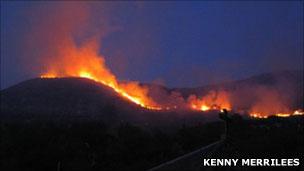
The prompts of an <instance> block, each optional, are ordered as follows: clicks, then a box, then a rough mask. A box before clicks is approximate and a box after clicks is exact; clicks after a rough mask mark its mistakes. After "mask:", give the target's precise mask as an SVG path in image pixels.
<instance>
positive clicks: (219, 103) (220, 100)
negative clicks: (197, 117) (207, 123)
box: [188, 91, 231, 111]
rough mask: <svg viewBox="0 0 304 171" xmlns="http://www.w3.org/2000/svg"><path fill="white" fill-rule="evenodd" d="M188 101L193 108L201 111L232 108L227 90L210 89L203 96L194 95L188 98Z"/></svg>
mask: <svg viewBox="0 0 304 171" xmlns="http://www.w3.org/2000/svg"><path fill="white" fill-rule="evenodd" d="M188 103H189V105H190V107H191V108H192V109H194V110H200V111H209V110H221V109H227V110H231V105H230V102H229V98H228V93H227V92H225V91H218V92H216V91H210V92H209V93H208V94H207V95H206V96H203V97H202V98H197V97H196V96H194V95H192V96H190V97H189V98H188Z"/></svg>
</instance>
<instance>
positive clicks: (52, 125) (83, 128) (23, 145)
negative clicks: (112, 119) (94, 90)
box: [1, 121, 223, 171]
mask: <svg viewBox="0 0 304 171" xmlns="http://www.w3.org/2000/svg"><path fill="white" fill-rule="evenodd" d="M222 131H223V123H221V122H214V123H209V124H201V125H196V126H187V125H183V126H181V127H179V128H177V129H176V130H170V131H168V130H162V129H160V128H157V129H156V128H155V129H147V128H143V127H139V126H135V125H131V124H129V123H121V124H120V125H119V126H117V127H114V128H113V127H112V128H110V127H108V126H107V125H106V124H104V123H102V122H98V121H90V122H84V123H80V122H78V123H77V122H72V123H65V122H62V123H58V122H49V121H48V122H47V121H34V122H33V121H32V122H28V123H26V122H16V121H14V122H2V123H1V151H2V154H1V161H2V164H1V165H2V166H1V167H3V168H2V169H1V170H20V169H22V170H31V171H32V170H39V171H41V170H44V171H47V170H60V171H64V170H69V171H70V170H146V169H148V168H151V167H153V166H155V165H157V164H160V163H162V162H165V161H167V160H170V159H173V158H175V157H177V156H180V155H183V154H185V153H187V152H190V151H192V150H195V149H196V148H199V147H201V146H204V145H207V144H209V143H212V142H214V141H217V140H218V139H219V138H220V134H221V133H222Z"/></svg>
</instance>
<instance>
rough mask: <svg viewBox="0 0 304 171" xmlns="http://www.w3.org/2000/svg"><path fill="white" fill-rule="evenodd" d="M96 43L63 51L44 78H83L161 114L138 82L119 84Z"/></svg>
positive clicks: (50, 62) (42, 76) (52, 62)
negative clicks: (99, 52) (99, 53)
mask: <svg viewBox="0 0 304 171" xmlns="http://www.w3.org/2000/svg"><path fill="white" fill-rule="evenodd" d="M96 45H97V44H96V42H94V41H93V42H88V43H87V44H85V45H84V46H82V47H80V48H78V47H76V46H75V45H74V44H73V43H72V46H71V47H66V48H63V49H62V50H61V51H60V53H59V55H58V57H55V60H53V61H47V63H48V64H49V66H48V67H49V68H48V71H47V72H46V73H44V74H42V75H41V76H40V77H41V78H56V77H83V78H89V79H92V80H95V81H96V82H100V83H102V84H104V85H106V86H108V87H111V88H112V89H113V90H114V91H115V92H117V93H118V94H120V95H121V96H123V97H125V98H126V99H128V100H130V101H131V102H133V103H135V104H137V105H140V106H141V107H144V108H147V109H151V110H161V107H160V106H159V105H158V104H157V103H155V102H154V101H153V100H152V99H151V98H149V96H148V89H147V88H146V87H144V86H140V85H139V84H138V83H137V82H128V83H119V82H118V81H117V79H116V77H115V75H113V74H112V73H111V71H110V70H109V69H108V68H107V67H106V66H105V62H104V58H103V56H101V55H98V54H97V46H96Z"/></svg>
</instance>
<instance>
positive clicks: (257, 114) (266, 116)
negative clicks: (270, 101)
mask: <svg viewBox="0 0 304 171" xmlns="http://www.w3.org/2000/svg"><path fill="white" fill-rule="evenodd" d="M299 115H304V112H303V111H302V110H301V109H298V110H295V111H294V112H293V113H292V112H291V113H276V114H273V116H276V117H283V118H286V117H290V116H299ZM250 116H251V117H253V118H259V119H262V118H263V119H265V118H268V117H269V116H268V115H263V114H261V113H251V114H250Z"/></svg>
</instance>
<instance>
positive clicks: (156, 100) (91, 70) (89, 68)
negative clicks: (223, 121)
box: [40, 39, 303, 118]
mask: <svg viewBox="0 0 304 171" xmlns="http://www.w3.org/2000/svg"><path fill="white" fill-rule="evenodd" d="M65 45H66V47H62V48H61V49H60V50H58V54H57V56H55V57H53V58H52V60H46V61H45V62H46V64H47V65H46V66H47V71H46V72H45V73H43V74H42V75H41V76H40V77H41V78H60V77H83V78H88V79H92V80H94V81H96V82H99V83H102V84H104V85H106V86H108V87H110V88H112V89H113V90H114V91H115V92H116V93H117V94H119V95H120V96H121V97H123V98H125V99H127V100H129V101H130V102H133V103H135V104H137V105H139V106H140V107H143V108H146V109H149V110H198V111H209V110H221V109H228V110H235V111H236V112H241V113H249V114H250V116H252V117H257V118H266V117H267V116H269V115H277V116H283V117H284V116H289V115H292V114H298V115H299V114H303V112H302V111H301V110H296V111H293V110H292V108H290V107H289V104H286V103H285V102H286V101H287V100H286V98H285V99H284V98H282V97H281V96H282V94H280V92H279V91H278V90H276V89H272V87H266V86H255V85H253V86H252V87H250V88H246V89H244V87H242V89H243V90H241V91H245V92H246V91H247V92H246V93H245V94H246V95H247V96H248V94H251V95H252V96H251V97H246V96H244V95H243V94H244V93H243V94H242V95H240V96H238V97H236V94H238V93H239V92H240V90H225V89H216V90H210V91H208V92H207V93H205V94H203V95H200V96H199V95H198V94H201V93H200V92H197V93H195V94H188V95H187V97H184V96H182V95H181V93H180V92H178V91H171V92H170V93H169V94H166V93H164V92H160V91H158V92H157V93H156V94H158V95H156V96H155V95H154V94H155V89H154V90H153V89H150V87H148V86H145V85H141V84H139V83H138V82H136V81H129V82H120V81H118V80H117V78H116V76H115V75H114V74H113V73H112V72H111V71H110V70H109V68H107V66H106V64H105V60H104V57H103V56H102V55H100V54H99V53H98V48H97V47H98V43H97V42H96V41H95V40H90V41H87V42H85V43H84V44H83V45H82V46H80V47H79V46H76V44H75V43H74V41H73V40H72V39H70V40H69V41H67V43H66V44H65ZM247 86H248V85H247ZM248 91H251V92H250V93H249V92H248ZM160 94H161V95H160ZM153 96H154V97H153ZM235 98H238V99H242V98H246V99H244V100H245V101H246V100H248V99H251V102H249V103H247V104H246V105H247V106H245V107H242V106H239V105H238V103H239V102H236V101H235V100H234V99H235Z"/></svg>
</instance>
